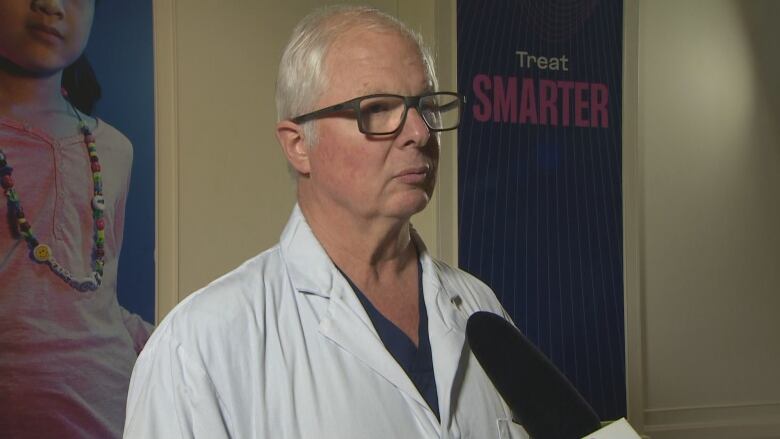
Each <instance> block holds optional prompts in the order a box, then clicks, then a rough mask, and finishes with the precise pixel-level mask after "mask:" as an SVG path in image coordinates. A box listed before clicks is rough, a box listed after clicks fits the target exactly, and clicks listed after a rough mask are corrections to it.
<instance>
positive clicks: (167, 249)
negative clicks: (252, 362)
mask: <svg viewBox="0 0 780 439" xmlns="http://www.w3.org/2000/svg"><path fill="white" fill-rule="evenodd" d="M329 3H336V2H335V1H324V0H319V1H315V0H293V1H271V0H226V1H205V0H188V1H177V0H159V1H155V2H154V14H155V52H156V53H155V61H156V98H157V102H156V111H157V154H158V162H157V168H158V169H157V178H158V199H157V213H158V220H157V221H158V224H157V230H158V235H157V268H158V281H157V286H158V299H157V316H158V319H160V318H161V317H162V316H164V315H165V314H166V313H167V312H168V311H169V310H170V309H171V308H172V307H173V306H174V305H175V304H176V303H178V301H179V300H181V299H182V298H183V297H185V296H186V295H187V294H189V293H191V292H192V291H194V290H196V289H198V288H200V287H202V286H204V285H205V284H206V283H208V282H209V281H211V280H213V279H214V278H216V277H217V276H219V275H221V274H223V273H225V272H227V271H229V270H230V269H232V268H234V267H235V266H237V265H238V264H240V263H241V262H243V261H244V260H246V259H248V258H250V257H252V256H254V255H255V254H257V253H258V252H260V251H261V250H263V249H265V248H268V247H270V246H272V245H273V244H274V243H276V242H277V240H278V237H279V234H280V233H281V230H282V228H283V226H284V224H285V222H286V220H287V217H288V215H289V213H290V210H291V208H292V205H293V203H294V201H295V197H294V192H293V186H292V183H291V180H290V178H289V176H288V174H287V171H286V166H285V161H284V157H283V155H282V153H281V151H280V149H279V147H278V145H277V143H276V139H275V137H274V135H273V133H274V126H275V122H276V114H275V107H274V83H275V79H276V66H277V64H278V60H279V57H280V55H281V51H282V48H283V46H284V43H285V42H286V40H287V38H288V37H289V35H290V32H291V31H292V28H293V26H294V25H295V23H296V22H297V21H298V20H299V19H300V18H301V17H303V16H304V15H305V14H306V13H307V12H309V11H311V10H312V9H314V8H315V7H317V6H320V5H324V4H329ZM340 3H343V2H340ZM362 3H365V2H362ZM368 3H370V4H373V5H375V6H377V7H379V8H381V9H383V10H385V11H387V12H389V13H391V14H394V15H396V16H399V17H400V18H402V19H403V20H405V21H407V22H408V23H410V24H411V25H412V26H413V27H415V28H416V29H418V30H420V31H421V32H422V33H423V34H424V37H425V38H426V40H427V41H429V42H430V44H432V45H434V46H436V44H435V43H436V41H437V39H441V41H443V43H442V44H441V47H435V48H436V50H437V52H441V55H442V56H440V61H441V62H440V65H439V70H440V72H441V74H440V76H441V79H442V85H443V86H445V87H453V88H454V78H455V75H454V63H453V62H452V60H453V59H454V44H455V43H454V41H455V40H454V38H450V37H449V35H450V34H451V33H452V32H453V29H454V17H455V15H454V12H455V11H454V5H452V4H450V3H451V2H449V1H435V0H423V1H411V0H374V1H369V2H368ZM443 143H444V144H445V146H444V147H443V151H442V154H441V156H442V157H441V160H442V169H441V172H440V174H441V181H440V183H439V187H440V189H439V190H438V191H437V194H436V195H434V202H433V203H432V206H430V207H429V208H428V209H426V211H425V212H423V213H422V214H420V215H419V217H418V218H415V219H414V220H413V221H414V224H415V226H416V227H417V229H418V230H419V231H420V232H421V234H422V235H423V237H425V238H426V241H427V243H428V245H429V248H430V249H431V251H432V252H433V253H434V254H436V255H439V256H440V257H443V258H445V259H449V260H455V256H454V255H456V247H455V244H454V239H453V238H452V237H454V236H455V233H456V232H455V231H456V230H457V229H456V226H455V223H454V220H452V219H453V218H455V215H454V213H453V212H454V200H455V198H454V197H455V195H454V190H455V181H456V180H455V174H454V172H455V171H454V169H455V165H454V163H455V161H454V160H455V158H454V157H455V154H454V144H453V143H454V138H453V137H452V136H449V137H448V138H447V139H446V140H445V141H444V142H443ZM447 145H449V146H447ZM442 211H443V212H445V213H444V214H440V212H442ZM440 235H441V237H442V239H440V238H439V237H440Z"/></svg>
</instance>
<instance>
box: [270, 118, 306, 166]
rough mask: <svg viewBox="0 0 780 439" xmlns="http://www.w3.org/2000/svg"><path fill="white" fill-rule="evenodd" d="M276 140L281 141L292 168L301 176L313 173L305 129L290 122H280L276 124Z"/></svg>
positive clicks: (280, 143)
mask: <svg viewBox="0 0 780 439" xmlns="http://www.w3.org/2000/svg"><path fill="white" fill-rule="evenodd" d="M276 139H277V140H278V141H279V145H281V147H282V151H283V152H284V155H285V157H287V162H288V163H290V166H292V167H293V168H294V169H295V170H296V171H298V173H300V174H304V175H307V174H309V172H311V165H310V163H309V148H308V147H307V146H306V139H305V137H304V134H303V128H302V127H301V126H300V125H298V124H296V123H293V122H291V121H289V120H283V121H281V122H278V123H277V124H276Z"/></svg>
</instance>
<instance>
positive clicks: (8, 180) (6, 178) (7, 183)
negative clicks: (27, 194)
mask: <svg viewBox="0 0 780 439" xmlns="http://www.w3.org/2000/svg"><path fill="white" fill-rule="evenodd" d="M0 184H2V185H3V189H9V188H12V187H14V179H13V177H11V175H10V174H9V175H3V177H2V180H0Z"/></svg>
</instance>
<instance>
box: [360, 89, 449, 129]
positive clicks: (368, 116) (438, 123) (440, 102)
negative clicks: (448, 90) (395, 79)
mask: <svg viewBox="0 0 780 439" xmlns="http://www.w3.org/2000/svg"><path fill="white" fill-rule="evenodd" d="M418 108H419V110H420V115H421V116H422V118H423V119H424V120H425V122H426V123H427V124H428V126H429V127H430V128H431V129H432V130H437V131H438V130H448V129H452V128H455V127H456V126H457V125H458V121H459V120H460V114H459V113H460V103H459V101H458V97H457V96H453V95H448V94H433V95H428V96H424V97H422V98H421V99H420V103H419V107H418ZM405 109H406V107H405V104H404V99H403V98H402V97H400V96H380V97H372V98H367V99H364V100H362V101H361V102H360V118H361V120H360V122H361V124H362V126H363V130H364V131H366V132H367V133H375V134H383V133H392V132H395V131H396V130H397V129H398V128H399V127H400V126H401V123H402V122H403V118H404V110H405Z"/></svg>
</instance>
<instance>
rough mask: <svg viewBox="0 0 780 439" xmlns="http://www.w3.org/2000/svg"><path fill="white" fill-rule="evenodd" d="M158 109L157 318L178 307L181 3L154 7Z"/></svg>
mask: <svg viewBox="0 0 780 439" xmlns="http://www.w3.org/2000/svg"><path fill="white" fill-rule="evenodd" d="M152 11H153V12H152V13H153V20H154V25H153V26H154V29H153V34H154V110H155V142H154V144H155V178H156V182H155V185H156V191H155V193H156V195H155V197H156V199H155V255H154V256H155V286H156V291H155V318H156V321H157V322H158V323H159V322H160V321H161V320H162V318H163V317H164V316H165V315H166V314H167V313H168V312H169V311H170V310H171V309H173V307H174V306H175V305H176V304H177V303H178V302H179V294H178V291H179V139H178V137H179V136H178V133H179V129H178V123H177V115H178V113H177V102H178V90H177V86H176V84H177V81H176V72H177V69H176V63H177V58H176V13H175V11H176V1H175V0H158V1H155V2H153V10H152Z"/></svg>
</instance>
